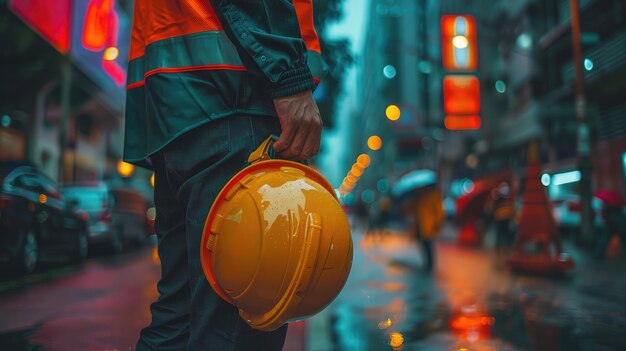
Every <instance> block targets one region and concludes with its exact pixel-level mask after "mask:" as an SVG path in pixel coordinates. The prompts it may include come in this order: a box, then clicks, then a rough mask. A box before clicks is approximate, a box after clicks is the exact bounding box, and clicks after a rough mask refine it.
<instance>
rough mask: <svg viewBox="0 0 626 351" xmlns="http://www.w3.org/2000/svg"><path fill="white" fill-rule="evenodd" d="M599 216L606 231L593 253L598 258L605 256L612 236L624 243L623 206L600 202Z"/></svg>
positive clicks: (624, 221) (625, 232)
mask: <svg viewBox="0 0 626 351" xmlns="http://www.w3.org/2000/svg"><path fill="white" fill-rule="evenodd" d="M601 216H602V219H603V220H604V225H605V229H606V233H605V235H603V236H602V237H601V238H600V240H599V241H598V246H597V248H596V253H595V256H596V257H598V258H603V257H605V255H606V252H607V248H608V247H609V244H610V243H611V239H613V237H614V236H617V237H618V238H619V240H620V242H621V243H622V245H626V214H625V213H624V211H623V207H622V206H620V205H613V204H609V203H606V202H604V203H602V210H601Z"/></svg>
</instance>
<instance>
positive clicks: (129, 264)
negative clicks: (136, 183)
mask: <svg viewBox="0 0 626 351" xmlns="http://www.w3.org/2000/svg"><path fill="white" fill-rule="evenodd" d="M155 257H157V256H155V253H154V250H153V248H151V247H150V248H147V249H144V250H142V251H139V252H133V253H129V254H124V255H119V256H118V257H102V258H96V259H90V260H88V261H86V262H85V263H84V264H83V265H82V266H81V267H80V269H76V270H70V271H65V270H63V272H64V274H61V273H59V272H58V271H57V270H56V269H54V268H53V269H51V270H48V271H42V272H40V273H38V274H39V275H45V276H51V277H53V278H50V277H48V278H46V279H43V278H42V279H41V280H39V281H38V283H37V284H32V283H27V282H25V281H24V280H23V279H17V283H16V282H15V281H6V282H2V283H0V285H3V284H4V283H8V284H9V285H16V286H20V285H21V286H23V289H17V290H10V291H9V290H5V292H4V293H3V295H2V297H1V299H0V311H2V314H1V315H0V345H2V346H1V347H0V349H2V350H38V349H40V348H39V347H38V345H44V346H45V347H44V348H42V349H45V350H52V351H55V350H63V351H66V350H131V349H133V348H134V345H135V343H136V341H137V337H138V332H139V330H140V329H141V328H142V327H144V326H145V325H147V323H148V322H149V318H150V316H149V303H150V302H151V301H153V300H154V299H156V295H157V291H156V288H155V286H154V282H155V281H156V279H157V277H158V275H159V267H158V265H157V264H156V263H155ZM35 276H36V275H35ZM6 291H9V292H6Z"/></svg>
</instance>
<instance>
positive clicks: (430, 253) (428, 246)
mask: <svg viewBox="0 0 626 351" xmlns="http://www.w3.org/2000/svg"><path fill="white" fill-rule="evenodd" d="M420 243H421V244H422V250H424V256H425V257H424V269H425V270H426V271H432V270H433V267H434V265H435V250H434V248H433V241H432V240H424V239H420Z"/></svg>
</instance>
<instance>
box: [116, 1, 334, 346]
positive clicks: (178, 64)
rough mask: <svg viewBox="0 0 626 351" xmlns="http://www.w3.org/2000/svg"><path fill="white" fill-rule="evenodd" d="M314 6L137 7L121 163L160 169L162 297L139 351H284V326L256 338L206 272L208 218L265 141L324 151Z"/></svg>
mask: <svg viewBox="0 0 626 351" xmlns="http://www.w3.org/2000/svg"><path fill="white" fill-rule="evenodd" d="M312 6H313V4H312V0H309V1H297V2H296V1H293V2H292V1H235V0H212V1H208V0H207V1H196V0H179V1H173V0H135V10H134V18H133V28H132V39H131V49H130V61H129V71H128V85H127V105H126V126H125V129H126V130H125V148H124V149H125V151H124V159H125V160H126V161H127V162H131V163H134V164H137V165H140V166H143V167H147V168H149V169H152V170H154V174H155V187H154V198H155V207H156V213H157V216H156V233H157V238H158V253H159V258H160V261H161V278H160V280H159V282H158V284H157V288H158V292H159V297H158V299H157V301H155V302H154V303H152V305H151V307H150V311H151V315H152V321H151V323H150V325H149V326H147V327H146V328H145V329H143V330H142V331H141V334H140V337H139V341H138V343H137V348H136V349H137V350H139V351H143V350H219V351H226V350H281V349H282V347H283V343H284V340H285V336H286V332H287V326H286V325H285V326H283V327H281V328H279V329H277V330H275V331H273V332H261V331H257V330H253V329H251V328H250V327H249V326H248V325H247V324H246V323H245V322H244V321H243V320H242V319H241V318H240V317H239V315H238V313H237V309H236V308H235V307H234V306H232V305H230V304H228V303H227V302H225V301H223V300H222V299H221V298H220V297H218V295H217V294H216V293H215V292H214V291H213V290H212V289H211V287H210V285H209V283H208V281H207V279H206V278H205V276H204V273H203V271H202V267H201V263H200V241H201V236H202V230H203V226H204V223H205V219H206V216H207V213H208V211H209V209H210V207H211V204H212V202H213V200H214V199H215V197H216V196H217V194H218V193H219V191H220V189H221V188H222V187H223V186H224V185H225V183H226V182H227V181H228V180H229V179H230V178H231V177H232V176H233V175H235V174H236V173H237V172H238V171H240V170H241V169H242V168H243V166H244V163H245V161H246V159H247V157H248V155H249V154H250V153H251V152H252V151H253V150H255V149H256V147H257V146H258V145H259V144H260V143H261V142H262V141H263V140H264V139H266V138H267V137H268V136H269V135H271V134H276V135H280V140H279V141H277V142H276V143H275V144H274V150H275V151H276V152H277V153H278V154H279V155H280V156H281V157H283V158H286V159H291V160H304V159H308V158H310V157H312V156H314V155H316V154H317V152H318V150H319V146H320V137H321V130H322V122H321V118H320V115H319V110H318V108H317V105H316V103H315V101H314V100H313V97H312V90H313V89H314V88H315V82H316V81H317V82H318V81H319V78H321V77H322V74H323V71H324V70H325V64H324V63H323V61H322V59H321V56H320V49H319V42H318V38H317V34H316V32H315V29H314V28H313V12H312Z"/></svg>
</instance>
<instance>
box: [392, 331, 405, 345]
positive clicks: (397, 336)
mask: <svg viewBox="0 0 626 351" xmlns="http://www.w3.org/2000/svg"><path fill="white" fill-rule="evenodd" d="M403 344H404V336H402V334H401V333H398V332H393V333H390V334H389V346H391V347H393V348H394V349H399V348H400V347H402V345H403Z"/></svg>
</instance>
